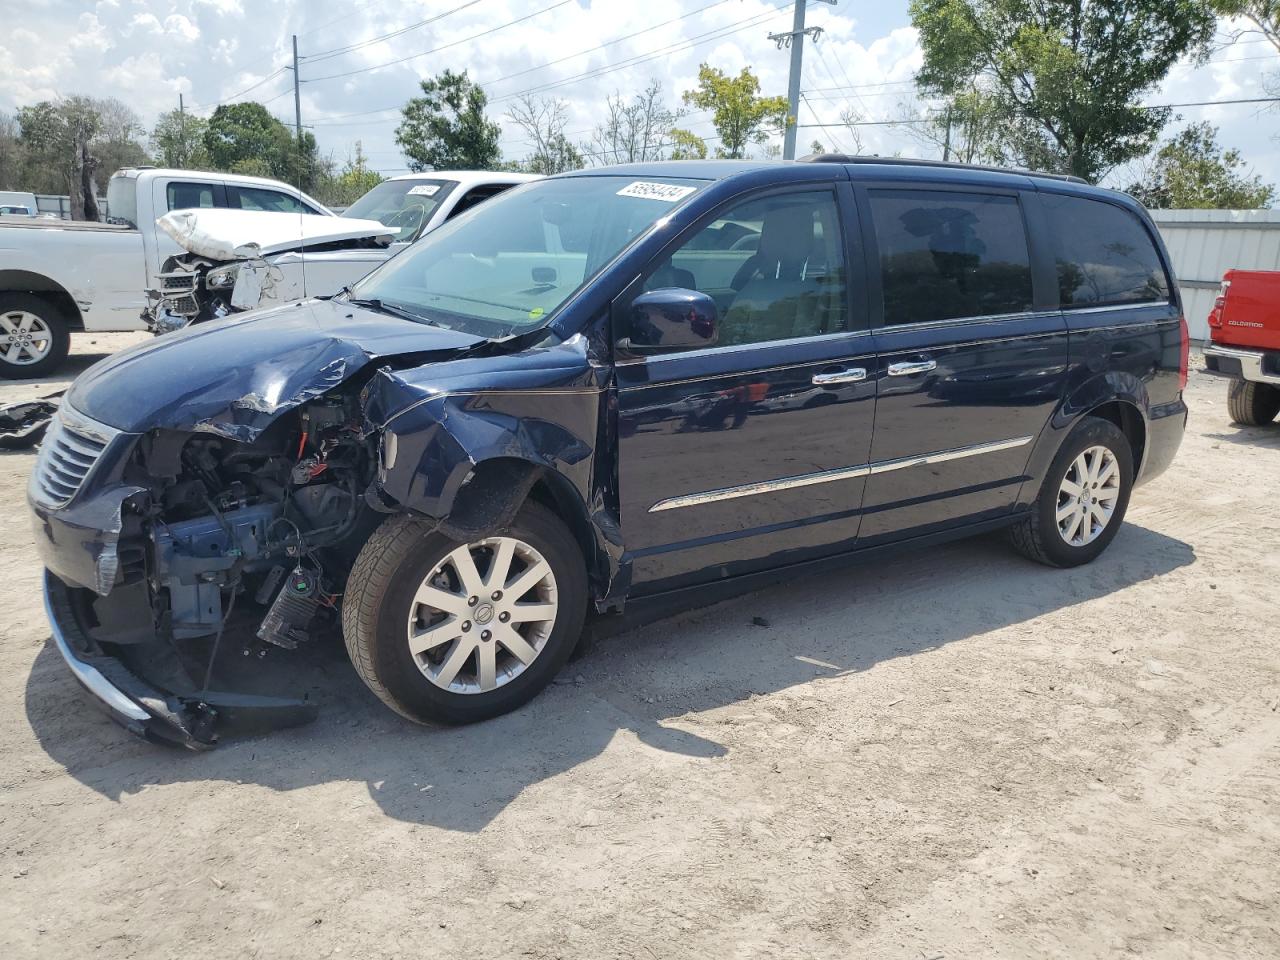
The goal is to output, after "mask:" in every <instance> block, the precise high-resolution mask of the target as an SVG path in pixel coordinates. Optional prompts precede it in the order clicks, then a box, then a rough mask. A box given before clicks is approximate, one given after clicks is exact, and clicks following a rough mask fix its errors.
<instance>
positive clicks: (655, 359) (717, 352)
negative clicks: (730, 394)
mask: <svg viewBox="0 0 1280 960" xmlns="http://www.w3.org/2000/svg"><path fill="white" fill-rule="evenodd" d="M869 336H871V331H870V330H837V331H835V332H834V333H818V334H814V335H813V336H811V337H788V338H786V339H785V340H758V341H756V342H755V343H731V344H725V345H724V346H722V347H701V348H699V349H697V350H673V351H672V352H671V353H661V354H655V355H652V356H644V357H634V358H632V357H628V358H627V359H625V360H619V361H617V363H615V364H614V365H615V366H618V367H639V366H648V365H651V364H653V365H656V364H661V363H669V362H671V361H673V360H684V359H686V358H692V359H694V360H697V359H699V358H701V357H716V356H722V355H724V356H728V355H730V354H734V353H741V352H743V351H746V350H758V349H762V348H765V347H770V348H777V347H790V346H794V345H796V344H801V343H839V342H840V341H842V340H854V339H856V338H858V337H869ZM815 362H816V363H831V362H832V361H831V360H817V361H815ZM780 366H783V367H791V366H801V364H791V363H784V364H781V365H780ZM764 369H769V370H773V369H777V368H776V367H766V368H764ZM743 372H744V373H750V372H754V371H743Z"/></svg>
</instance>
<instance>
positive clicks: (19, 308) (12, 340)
mask: <svg viewBox="0 0 1280 960" xmlns="http://www.w3.org/2000/svg"><path fill="white" fill-rule="evenodd" d="M70 349H71V331H70V328H69V327H68V326H67V321H66V318H64V317H63V316H62V313H61V312H60V311H59V310H58V308H57V307H55V306H54V305H53V304H52V303H50V302H49V301H48V300H45V299H44V298H43V297H37V296H35V295H33V294H30V293H5V294H0V377H3V378H4V379H6V380H32V379H35V378H36V377H43V376H44V375H45V374H48V373H52V372H53V371H54V370H56V369H57V368H58V367H59V366H61V364H62V361H63V360H65V359H66V358H67V353H68V351H70Z"/></svg>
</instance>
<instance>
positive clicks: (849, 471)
mask: <svg viewBox="0 0 1280 960" xmlns="http://www.w3.org/2000/svg"><path fill="white" fill-rule="evenodd" d="M1034 439H1035V437H1033V436H1025V437H1011V438H1009V439H1008V440H995V441H991V442H989V443H975V444H972V445H970V446H966V447H952V448H950V449H948V450H936V451H934V452H933V453H922V454H918V455H916V456H913V457H900V458H898V459H896V460H880V461H878V462H875V463H864V464H861V465H859V466H856V467H837V468H836V469H834V470H821V471H819V472H817V473H802V474H798V475H796V476H793V477H780V478H779V479H777V480H762V481H759V482H757V483H744V484H741V485H739V486H735V487H720V488H718V489H716V490H705V491H703V492H702V493H690V494H685V495H684V496H679V497H669V498H667V499H666V500H659V501H658V502H657V503H655V504H654V505H653V506H651V507H650V508H649V513H661V512H663V511H666V510H678V509H680V508H681V507H694V506H700V505H702V504H706V503H718V502H719V501H721V500H735V499H737V498H738V497H753V496H756V495H757V494H761V493H778V492H780V491H783V490H794V489H795V488H797V487H808V486H812V485H814V484H818V483H833V482H835V481H837V480H854V479H856V478H858V477H871V476H877V475H879V474H882V473H892V472H893V471H895V470H905V469H907V468H908V467H918V466H924V465H927V464H933V463H946V462H948V461H950V460H962V459H964V458H965V457H976V456H981V455H982V454H984V453H999V452H1000V451H1002V450H1012V449H1014V448H1016V447H1023V446H1026V445H1027V444H1028V443H1030V442H1031V441H1032V440H1034Z"/></svg>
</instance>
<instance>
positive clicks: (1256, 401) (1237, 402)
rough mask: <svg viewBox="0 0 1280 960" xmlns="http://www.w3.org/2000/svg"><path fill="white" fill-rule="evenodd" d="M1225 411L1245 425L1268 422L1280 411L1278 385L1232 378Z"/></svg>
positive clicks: (1256, 425) (1235, 420)
mask: <svg viewBox="0 0 1280 960" xmlns="http://www.w3.org/2000/svg"><path fill="white" fill-rule="evenodd" d="M1227 413H1229V414H1230V415H1231V420H1232V422H1234V423H1238V424H1240V425H1241V426H1245V427H1260V426H1263V425H1264V424H1268V423H1270V422H1271V421H1272V420H1274V419H1275V418H1276V414H1277V413H1280V387H1274V386H1272V385H1271V384H1269V383H1254V382H1253V381H1252V380H1232V381H1231V387H1230V388H1229V389H1228V390H1227Z"/></svg>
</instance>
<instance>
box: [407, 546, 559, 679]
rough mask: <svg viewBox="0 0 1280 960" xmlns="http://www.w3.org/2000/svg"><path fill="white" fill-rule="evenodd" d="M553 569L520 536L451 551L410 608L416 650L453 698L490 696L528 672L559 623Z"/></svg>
mask: <svg viewBox="0 0 1280 960" xmlns="http://www.w3.org/2000/svg"><path fill="white" fill-rule="evenodd" d="M557 608H558V596H557V590H556V578H555V574H554V573H553V572H552V569H551V565H550V564H549V563H548V562H547V560H546V558H545V557H543V556H542V554H541V553H539V552H538V551H537V550H536V549H535V548H533V547H532V546H530V545H529V544H527V543H525V542H524V541H522V540H518V539H516V538H514V537H491V538H488V539H485V540H479V541H476V542H475V543H471V544H464V545H462V546H459V547H457V548H455V549H454V550H452V551H450V552H449V553H448V554H446V555H445V557H444V558H443V559H442V560H441V561H440V562H439V563H437V564H436V566H435V567H434V568H433V569H432V570H431V572H430V573H429V574H427V576H426V578H425V579H424V580H423V582H422V585H421V586H420V587H419V588H418V590H417V593H416V594H415V595H414V598H413V602H412V603H411V604H410V609H409V623H408V635H407V637H408V643H409V652H410V653H411V654H412V655H413V659H414V662H415V663H416V664H417V665H418V669H419V670H421V671H422V673H423V675H424V676H425V677H426V678H427V679H428V680H430V681H431V682H432V683H433V684H435V685H436V686H437V687H440V688H441V689H443V690H447V691H449V692H450V693H464V694H474V693H488V692H489V691H491V690H496V689H497V688H498V687H501V686H503V685H504V684H507V683H510V682H511V681H512V680H514V679H515V678H516V677H518V676H520V674H522V673H524V671H525V670H527V669H528V668H529V665H530V664H532V663H533V661H534V660H535V659H537V657H538V655H539V654H540V653H541V652H542V649H543V647H545V646H546V643H547V639H548V638H549V637H550V636H551V631H552V628H553V627H554V626H555V621H556V611H557Z"/></svg>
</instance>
